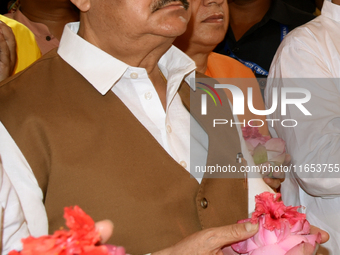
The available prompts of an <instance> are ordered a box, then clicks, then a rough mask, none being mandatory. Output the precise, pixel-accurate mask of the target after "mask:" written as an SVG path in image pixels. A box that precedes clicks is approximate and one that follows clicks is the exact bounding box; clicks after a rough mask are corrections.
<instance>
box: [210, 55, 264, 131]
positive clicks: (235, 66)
mask: <svg viewBox="0 0 340 255" xmlns="http://www.w3.org/2000/svg"><path fill="white" fill-rule="evenodd" d="M205 75H207V76H209V77H212V78H215V79H217V80H219V79H218V78H250V79H234V80H233V82H234V83H233V85H235V86H237V87H239V88H240V89H241V90H242V92H243V95H245V102H244V103H245V105H244V110H245V111H244V115H238V116H237V117H238V119H239V121H241V122H243V121H244V120H245V121H246V123H248V121H249V120H254V119H261V120H262V121H263V123H264V125H263V126H262V127H260V128H259V131H260V133H261V134H262V135H269V131H268V123H267V122H266V116H259V115H255V114H253V113H252V112H250V110H249V109H248V105H247V103H246V102H247V96H246V95H247V89H248V88H249V87H251V88H253V98H254V100H253V105H254V108H255V109H257V110H264V109H265V107H264V102H263V98H262V95H261V90H260V87H259V84H258V83H257V80H256V78H255V75H254V73H253V72H252V71H251V69H250V68H248V67H246V66H245V65H243V64H241V63H240V62H238V61H237V60H235V59H233V58H231V57H228V56H225V55H221V54H218V53H215V52H211V53H210V54H209V57H208V63H207V70H206V72H205ZM251 78H252V79H251ZM225 92H226V94H227V96H228V99H229V100H230V102H231V103H233V97H232V94H231V92H230V91H229V90H228V89H225ZM260 124H261V123H253V125H260Z"/></svg>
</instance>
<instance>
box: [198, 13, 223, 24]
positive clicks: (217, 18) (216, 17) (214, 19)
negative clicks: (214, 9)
mask: <svg viewBox="0 0 340 255" xmlns="http://www.w3.org/2000/svg"><path fill="white" fill-rule="evenodd" d="M223 21H224V15H223V13H215V14H213V15H210V16H209V17H207V18H205V19H204V20H203V21H202V22H203V23H221V22H223Z"/></svg>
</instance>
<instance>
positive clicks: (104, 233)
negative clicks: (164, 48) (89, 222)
mask: <svg viewBox="0 0 340 255" xmlns="http://www.w3.org/2000/svg"><path fill="white" fill-rule="evenodd" d="M96 229H97V230H98V231H99V233H100V237H101V242H102V243H105V242H107V240H109V238H110V237H111V236H112V233H113V223H112V221H110V220H102V221H98V222H96Z"/></svg>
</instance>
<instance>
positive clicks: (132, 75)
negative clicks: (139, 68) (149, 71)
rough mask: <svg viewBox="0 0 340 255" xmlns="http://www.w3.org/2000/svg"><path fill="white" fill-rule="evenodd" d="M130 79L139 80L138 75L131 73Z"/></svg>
mask: <svg viewBox="0 0 340 255" xmlns="http://www.w3.org/2000/svg"><path fill="white" fill-rule="evenodd" d="M130 77H131V79H137V78H138V73H131V74H130Z"/></svg>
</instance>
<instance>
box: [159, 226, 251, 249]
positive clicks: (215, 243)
mask: <svg viewBox="0 0 340 255" xmlns="http://www.w3.org/2000/svg"><path fill="white" fill-rule="evenodd" d="M257 231H258V225H253V224H251V223H249V222H247V223H242V224H234V225H229V226H224V227H218V228H210V229H206V230H202V231H199V232H197V233H195V234H193V235H190V236H188V237H187V238H185V239H183V240H182V241H181V242H179V243H177V244H176V245H174V246H172V247H170V248H167V249H165V250H162V251H159V252H155V253H153V254H152V255H168V254H169V255H170V254H171V255H176V254H178V255H192V254H195V255H223V252H222V249H223V248H224V247H225V246H227V245H231V244H233V243H236V242H239V241H242V240H245V239H248V238H249V237H252V236H253V235H255V234H256V233H257Z"/></svg>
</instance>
